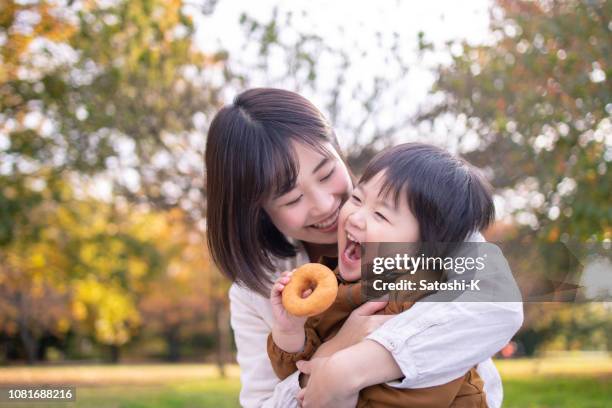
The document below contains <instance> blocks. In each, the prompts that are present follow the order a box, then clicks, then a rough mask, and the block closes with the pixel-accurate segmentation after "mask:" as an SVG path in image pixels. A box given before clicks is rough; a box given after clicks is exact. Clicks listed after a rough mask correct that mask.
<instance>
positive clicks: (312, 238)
mask: <svg viewBox="0 0 612 408" xmlns="http://www.w3.org/2000/svg"><path fill="white" fill-rule="evenodd" d="M308 229H309V231H307V234H304V237H303V238H302V241H306V242H310V243H312V244H337V243H338V231H337V230H333V231H329V232H323V231H318V230H316V229H315V228H308Z"/></svg>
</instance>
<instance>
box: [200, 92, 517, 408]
mask: <svg viewBox="0 0 612 408" xmlns="http://www.w3.org/2000/svg"><path fill="white" fill-rule="evenodd" d="M339 151H340V149H339V147H338V143H337V141H336V137H335V135H334V132H333V130H332V128H331V126H330V125H329V123H328V122H327V121H326V120H325V118H324V117H323V115H322V114H321V113H320V112H319V111H318V110H317V109H316V108H315V107H314V106H313V105H312V104H311V103H310V102H309V101H308V100H306V99H305V98H303V97H301V96H299V95H297V94H295V93H293V92H289V91H284V90H279V89H264V88H262V89H251V90H248V91H245V92H243V93H242V94H240V95H238V96H237V97H236V99H235V100H234V103H233V104H232V105H229V106H226V107H224V108H223V109H221V110H220V111H219V112H218V113H217V115H216V116H215V118H214V119H213V121H212V123H211V126H210V129H209V133H208V140H207V145H206V157H205V159H206V175H207V194H208V214H207V223H208V231H207V234H208V243H209V247H210V251H211V254H212V256H213V258H214V260H215V262H216V263H217V264H218V265H219V267H220V269H221V271H222V272H223V273H224V274H225V275H226V276H227V277H228V278H230V279H231V280H232V281H233V282H234V284H233V285H232V287H231V289H230V308H231V324H232V327H233V329H234V335H235V340H236V346H237V349H238V353H237V359H238V363H239V364H240V368H241V381H242V390H241V393H240V402H241V404H242V405H243V406H245V407H261V406H265V407H272V406H279V407H281V406H282V407H286V406H292V405H295V404H296V400H295V398H296V396H297V394H298V392H299V393H300V395H299V397H300V399H301V400H302V403H303V405H304V406H314V407H326V406H329V407H340V406H354V404H355V401H356V400H357V395H358V393H359V390H360V389H362V388H365V387H367V386H369V385H373V384H380V383H385V382H387V383H389V385H392V386H396V387H400V388H422V387H429V386H433V385H439V384H443V383H446V382H448V381H450V380H452V379H455V378H457V377H459V376H461V375H463V374H464V373H465V372H467V371H468V370H469V369H470V368H471V367H473V366H475V365H478V371H479V374H480V375H481V377H482V378H483V380H484V382H485V392H486V393H487V400H488V403H489V406H492V407H497V406H500V405H501V399H502V390H501V380H500V379H499V375H498V373H497V371H496V369H495V367H494V366H493V363H492V362H491V360H490V357H491V356H492V355H493V354H495V353H496V352H497V351H498V350H499V349H501V348H502V347H503V346H504V345H505V344H506V343H507V342H508V341H509V340H510V338H511V337H512V336H513V335H514V333H515V332H516V330H518V328H519V327H520V325H521V324H522V318H523V314H522V305H520V304H514V303H458V302H454V303H426V302H424V303H419V304H417V305H415V306H414V307H412V308H411V309H409V310H407V311H405V312H404V313H402V314H400V315H397V316H372V314H373V313H374V312H375V311H376V310H378V309H380V308H382V307H384V306H385V304H384V303H382V302H369V303H366V304H364V305H362V306H361V307H360V308H358V309H356V310H355V311H354V312H353V314H352V316H351V317H350V318H349V319H348V320H347V322H346V323H345V325H344V326H343V328H342V329H341V330H340V332H339V333H338V335H336V336H335V337H334V338H333V339H332V340H331V341H330V342H328V343H325V344H324V346H322V347H321V348H320V349H319V350H318V351H317V354H315V357H314V358H313V359H312V360H311V361H310V362H304V363H303V364H300V365H299V366H300V369H301V370H302V371H303V372H304V373H307V374H310V379H309V381H308V386H307V387H306V388H305V389H304V390H302V391H300V387H299V384H298V375H297V374H298V373H295V374H294V375H292V376H290V377H288V378H287V379H285V380H284V381H282V382H279V380H278V379H277V378H276V376H275V374H274V372H273V371H272V367H271V364H270V361H269V360H268V356H267V353H266V340H267V336H268V333H269V332H270V329H271V324H272V320H273V318H272V312H271V306H270V304H269V300H268V295H269V290H270V285H271V283H272V282H273V281H274V279H275V278H276V277H277V276H278V275H279V274H280V273H281V272H283V271H285V270H289V269H292V268H293V267H296V266H298V265H300V264H303V263H306V262H310V261H316V260H317V259H319V257H320V256H323V255H326V256H336V255H337V236H336V232H337V217H338V211H339V208H340V206H341V205H342V204H343V203H344V201H345V200H346V198H347V197H348V195H349V194H350V192H351V190H352V180H351V177H350V173H349V170H348V169H347V167H346V165H345V163H344V162H343V160H342V158H341V157H340V154H339ZM475 237H476V238H477V239H482V238H481V237H480V236H479V235H475ZM506 273H507V274H509V271H506ZM424 310H426V311H427V312H426V313H424V312H423V311H424ZM441 351H442V352H441ZM398 380H399V381H398Z"/></svg>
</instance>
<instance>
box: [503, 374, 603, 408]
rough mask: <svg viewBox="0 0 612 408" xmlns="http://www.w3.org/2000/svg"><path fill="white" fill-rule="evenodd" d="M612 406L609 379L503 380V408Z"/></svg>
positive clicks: (589, 407)
mask: <svg viewBox="0 0 612 408" xmlns="http://www.w3.org/2000/svg"><path fill="white" fill-rule="evenodd" d="M610 406H612V381H610V378H609V377H608V378H607V379H605V378H582V377H577V378H526V379H524V380H520V379H511V380H504V408H506V407H507V408H536V407H537V408H557V407H567V408H587V407H588V408H596V407H601V408H604V407H610Z"/></svg>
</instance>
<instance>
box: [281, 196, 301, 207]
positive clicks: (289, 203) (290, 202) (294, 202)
mask: <svg viewBox="0 0 612 408" xmlns="http://www.w3.org/2000/svg"><path fill="white" fill-rule="evenodd" d="M301 199H302V196H299V197H298V198H296V199H295V200H293V201H289V202H288V203H287V204H285V205H286V206H289V205H293V204H297V203H298V202H299V201H300V200H301Z"/></svg>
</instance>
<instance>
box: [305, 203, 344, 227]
mask: <svg viewBox="0 0 612 408" xmlns="http://www.w3.org/2000/svg"><path fill="white" fill-rule="evenodd" d="M339 214H340V207H338V208H336V210H335V211H334V212H333V213H332V214H331V215H330V216H329V217H327V218H325V219H323V220H322V221H321V222H317V223H315V224H312V225H310V228H314V229H316V230H318V231H321V232H331V231H335V230H336V228H337V227H338V215H339Z"/></svg>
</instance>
